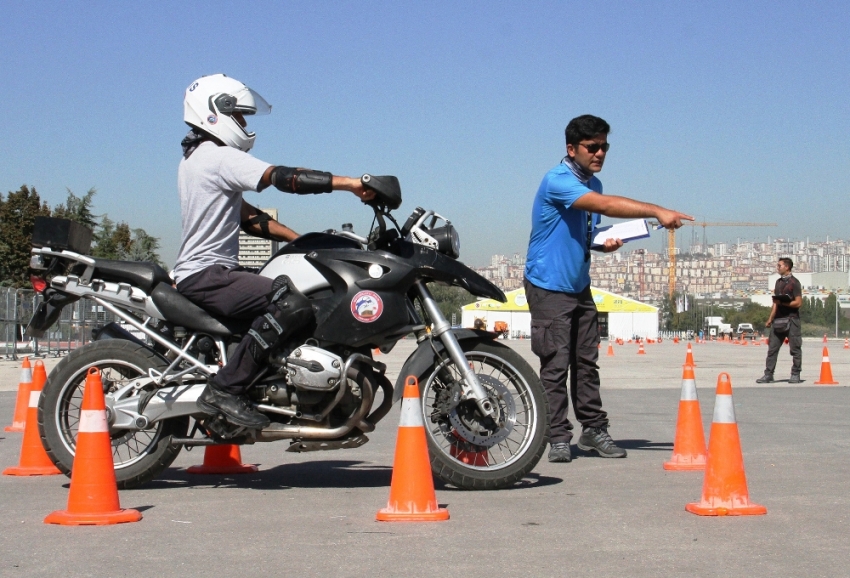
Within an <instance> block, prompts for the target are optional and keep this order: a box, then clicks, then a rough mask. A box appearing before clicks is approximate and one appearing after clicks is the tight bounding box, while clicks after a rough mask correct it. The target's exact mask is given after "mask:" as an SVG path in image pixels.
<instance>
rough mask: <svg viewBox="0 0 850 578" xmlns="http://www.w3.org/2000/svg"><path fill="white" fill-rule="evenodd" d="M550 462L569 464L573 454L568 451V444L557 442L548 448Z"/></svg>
mask: <svg viewBox="0 0 850 578" xmlns="http://www.w3.org/2000/svg"><path fill="white" fill-rule="evenodd" d="M549 461H550V462H571V461H573V454H572V452H571V451H570V444H568V443H567V442H557V443H554V444H552V446H551V448H549Z"/></svg>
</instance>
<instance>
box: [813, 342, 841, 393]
mask: <svg viewBox="0 0 850 578" xmlns="http://www.w3.org/2000/svg"><path fill="white" fill-rule="evenodd" d="M815 385H838V382H837V381H835V380H834V379H833V378H832V364H831V363H830V362H829V349H827V348H826V347H824V348H823V361H821V364H820V379H818V380H817V381H816V382H815Z"/></svg>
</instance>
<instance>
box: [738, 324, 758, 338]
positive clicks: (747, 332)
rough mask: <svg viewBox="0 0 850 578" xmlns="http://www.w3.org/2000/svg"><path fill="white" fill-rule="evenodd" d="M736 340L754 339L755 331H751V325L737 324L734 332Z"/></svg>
mask: <svg viewBox="0 0 850 578" xmlns="http://www.w3.org/2000/svg"><path fill="white" fill-rule="evenodd" d="M735 333H736V334H737V335H738V339H755V338H756V330H755V329H753V324H752V323H739V324H738V330H737V331H736V332H735Z"/></svg>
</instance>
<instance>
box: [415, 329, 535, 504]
mask: <svg viewBox="0 0 850 578" xmlns="http://www.w3.org/2000/svg"><path fill="white" fill-rule="evenodd" d="M461 346H462V347H463V350H464V353H465V354H466V358H467V360H468V361H469V364H470V368H471V369H472V370H473V371H474V372H475V374H476V375H477V376H478V380H479V381H480V383H481V385H482V386H483V387H484V389H485V390H486V391H487V394H488V397H489V398H490V401H491V403H492V404H493V406H494V407H495V408H496V418H495V419H490V418H487V417H485V416H484V415H482V414H481V412H480V410H479V409H478V406H477V405H476V404H475V402H474V401H471V400H464V401H460V402H459V403H458V402H457V401H456V400H458V399H459V396H460V391H461V390H460V383H459V381H460V373H459V372H458V370H457V367H455V366H454V364H453V363H452V362H451V361H441V362H439V363H438V364H435V365H434V366H433V367H432V368H431V369H430V370H429V372H428V373H427V378H426V379H425V380H424V383H422V411H423V413H424V416H425V426H426V431H427V432H428V435H427V438H428V446H429V450H430V452H431V467H432V469H433V471H434V474H435V475H437V476H438V477H439V478H441V479H442V480H444V481H445V482H447V483H450V484H452V485H455V486H457V487H459V488H462V489H470V490H471V489H498V488H503V487H506V486H509V485H511V484H514V483H516V482H518V481H519V480H521V479H522V477H523V476H525V475H526V474H527V473H528V472H530V471H531V470H532V468H534V466H535V465H536V464H537V462H538V461H539V460H540V457H541V456H542V455H543V451H544V449H545V446H546V443H547V442H548V440H549V422H548V405H547V403H546V399H545V396H544V395H543V388H542V386H541V384H540V380H539V378H538V377H537V374H536V373H535V372H534V370H533V369H532V368H531V366H529V365H528V363H527V362H526V361H525V360H524V359H523V358H522V357H521V356H520V355H519V354H517V353H516V352H515V351H513V350H512V349H510V348H509V347H506V346H504V345H501V344H498V343H493V342H490V341H477V342H469V341H462V342H461Z"/></svg>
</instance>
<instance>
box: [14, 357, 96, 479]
mask: <svg viewBox="0 0 850 578" xmlns="http://www.w3.org/2000/svg"><path fill="white" fill-rule="evenodd" d="M39 368H41V369H40V370H39ZM45 381H46V374H45V373H44V364H43V363H42V362H41V360H39V361H36V362H35V374H34V379H33V381H32V384H31V387H30V391H29V395H28V396H27V397H28V400H27V418H26V424H25V426H24V439H23V442H21V459H20V463H19V464H18V467H16V468H6V469H5V470H3V475H4V476H55V475H57V474H61V473H62V472H60V471H59V470H58V469H57V468H56V466H55V465H53V461H52V460H51V459H50V458H49V457H48V455H47V452H46V451H44V446H42V445H41V434H39V432H38V398H39V396H41V389H42V388H43V387H44V382H45ZM110 455H112V454H111V452H110Z"/></svg>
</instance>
